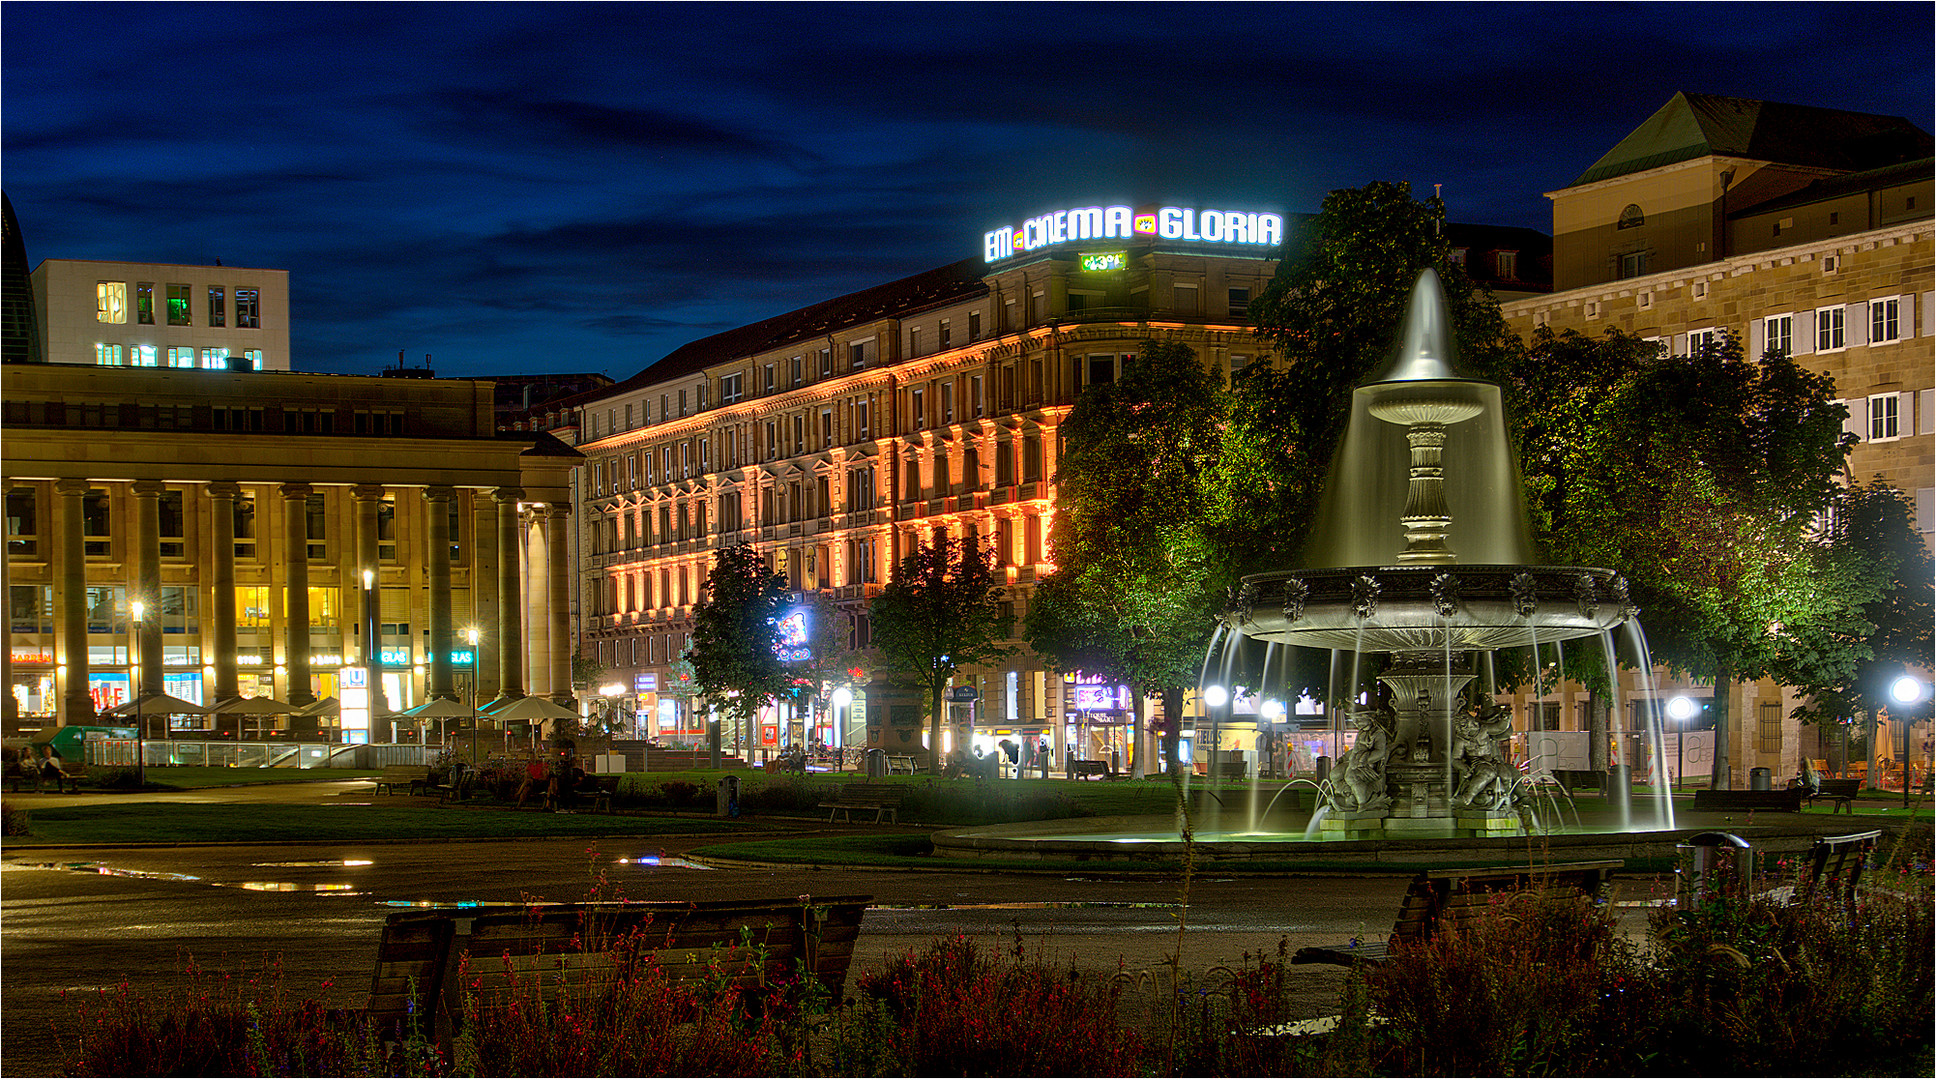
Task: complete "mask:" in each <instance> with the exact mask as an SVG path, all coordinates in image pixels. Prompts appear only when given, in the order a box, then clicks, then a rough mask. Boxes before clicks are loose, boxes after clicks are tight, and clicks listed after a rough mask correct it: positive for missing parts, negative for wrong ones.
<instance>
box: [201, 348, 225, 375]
mask: <svg viewBox="0 0 1937 1080" xmlns="http://www.w3.org/2000/svg"><path fill="white" fill-rule="evenodd" d="M202 367H204V368H206V369H208V370H210V371H226V370H228V367H229V350H228V349H226V348H223V347H220V346H214V347H210V348H205V349H203V350H202Z"/></svg>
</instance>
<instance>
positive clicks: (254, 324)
mask: <svg viewBox="0 0 1937 1080" xmlns="http://www.w3.org/2000/svg"><path fill="white" fill-rule="evenodd" d="M235 325H236V328H237V329H240V330H259V329H261V328H262V299H261V293H259V292H258V291H257V290H255V289H237V290H236V291H235Z"/></svg>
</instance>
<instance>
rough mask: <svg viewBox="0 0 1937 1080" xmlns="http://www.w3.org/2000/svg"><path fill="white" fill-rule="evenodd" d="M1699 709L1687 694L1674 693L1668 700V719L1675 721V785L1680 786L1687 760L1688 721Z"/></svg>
mask: <svg viewBox="0 0 1937 1080" xmlns="http://www.w3.org/2000/svg"><path fill="white" fill-rule="evenodd" d="M1697 711H1699V710H1698V709H1697V708H1696V705H1695V699H1694V698H1691V697H1689V696H1688V695H1687V694H1676V695H1675V696H1674V697H1673V698H1670V699H1669V701H1668V719H1670V720H1673V721H1674V722H1675V786H1676V787H1680V786H1681V776H1682V771H1683V769H1682V766H1683V765H1684V764H1686V762H1687V760H1688V753H1687V743H1688V722H1689V721H1690V720H1693V719H1694V718H1695V713H1696V712H1697Z"/></svg>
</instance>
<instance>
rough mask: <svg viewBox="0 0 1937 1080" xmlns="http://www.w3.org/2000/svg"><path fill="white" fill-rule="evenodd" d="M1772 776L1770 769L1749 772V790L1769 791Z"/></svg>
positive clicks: (1758, 768) (1755, 769) (1757, 769)
mask: <svg viewBox="0 0 1937 1080" xmlns="http://www.w3.org/2000/svg"><path fill="white" fill-rule="evenodd" d="M1770 775H1771V774H1770V772H1769V770H1768V769H1764V768H1760V767H1757V768H1754V769H1750V770H1749V790H1750V791H1768V790H1769V778H1770Z"/></svg>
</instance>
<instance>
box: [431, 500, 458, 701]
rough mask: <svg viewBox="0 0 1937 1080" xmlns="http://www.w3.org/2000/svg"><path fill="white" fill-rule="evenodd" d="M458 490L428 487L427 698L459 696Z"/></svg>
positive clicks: (453, 698) (454, 697)
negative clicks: (455, 670)
mask: <svg viewBox="0 0 1937 1080" xmlns="http://www.w3.org/2000/svg"><path fill="white" fill-rule="evenodd" d="M455 498H457V490H456V489H455V488H451V487H445V486H436V487H427V488H425V489H424V515H425V517H427V518H429V521H428V522H426V524H428V525H429V528H427V529H425V530H424V532H425V534H426V535H428V536H429V537H430V568H429V569H430V687H429V689H428V690H427V691H426V692H425V696H426V697H441V698H450V699H452V700H456V699H457V685H456V684H455V683H454V682H453V681H452V680H451V500H452V499H455Z"/></svg>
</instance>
